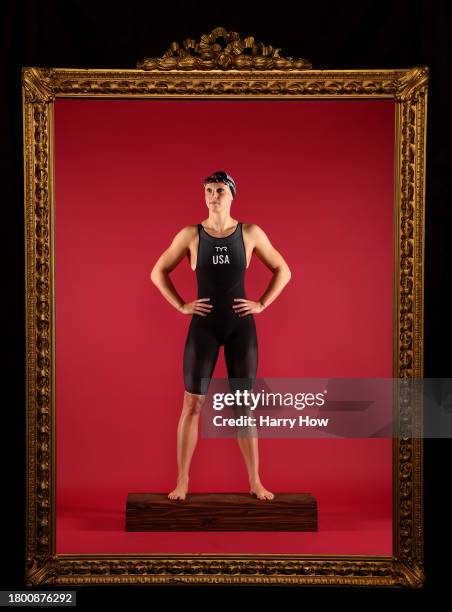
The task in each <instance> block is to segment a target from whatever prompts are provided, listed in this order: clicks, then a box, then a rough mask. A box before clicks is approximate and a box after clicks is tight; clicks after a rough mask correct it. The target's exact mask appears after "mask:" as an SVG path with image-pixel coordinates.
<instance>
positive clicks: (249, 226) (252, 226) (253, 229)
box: [242, 222, 262, 235]
mask: <svg viewBox="0 0 452 612" xmlns="http://www.w3.org/2000/svg"><path fill="white" fill-rule="evenodd" d="M242 229H243V231H244V232H246V233H247V234H250V235H251V234H258V233H259V232H262V228H261V227H259V225H257V223H245V222H242Z"/></svg>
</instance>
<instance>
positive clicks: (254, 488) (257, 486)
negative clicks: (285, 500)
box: [250, 480, 275, 499]
mask: <svg viewBox="0 0 452 612" xmlns="http://www.w3.org/2000/svg"><path fill="white" fill-rule="evenodd" d="M250 486H251V489H250V494H251V495H255V496H256V497H257V499H273V498H274V497H275V496H274V495H273V493H271V492H270V491H267V489H266V488H265V487H264V486H263V484H262V483H261V481H260V480H257V481H255V482H252V483H251V484H250Z"/></svg>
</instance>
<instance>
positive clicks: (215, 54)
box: [137, 27, 312, 70]
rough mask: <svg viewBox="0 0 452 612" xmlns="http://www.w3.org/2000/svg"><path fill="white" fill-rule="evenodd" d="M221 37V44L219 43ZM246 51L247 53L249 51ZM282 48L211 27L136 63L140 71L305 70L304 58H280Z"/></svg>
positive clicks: (306, 64) (307, 67)
mask: <svg viewBox="0 0 452 612" xmlns="http://www.w3.org/2000/svg"><path fill="white" fill-rule="evenodd" d="M221 38H222V39H223V41H224V44H221V43H220V42H219V39H221ZM248 50H249V52H248ZM280 51H281V49H276V48H275V47H272V46H271V45H264V44H263V43H261V42H260V43H256V42H255V40H254V37H253V36H247V37H246V38H241V37H240V34H238V33H237V32H228V31H227V30H226V29H225V28H222V27H219V28H214V29H213V30H212V32H211V33H210V34H202V35H201V39H200V41H199V42H197V41H196V40H194V39H193V38H186V39H184V40H183V41H182V46H181V45H179V43H177V42H172V43H171V44H170V47H169V49H168V50H167V51H165V53H164V54H163V55H162V57H146V58H145V59H144V60H143V61H141V62H138V63H137V68H139V69H141V70H214V69H221V70H234V69H235V70H308V69H310V68H312V64H311V62H308V60H306V59H303V58H298V59H293V58H292V57H280V55H279V52H280Z"/></svg>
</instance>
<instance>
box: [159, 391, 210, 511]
mask: <svg viewBox="0 0 452 612" xmlns="http://www.w3.org/2000/svg"><path fill="white" fill-rule="evenodd" d="M205 399H206V396H205V395H195V394H193V393H189V392H188V391H185V392H184V403H183V406H182V414H181V416H180V419H179V424H178V426H177V468H178V474H177V484H176V488H175V489H174V490H173V491H171V493H170V494H169V495H168V497H169V498H170V499H185V496H186V494H187V490H188V480H189V471H190V463H191V460H192V457H193V452H194V450H195V447H196V442H197V441H198V423H199V415H200V414H201V409H202V405H203V404H204V401H205Z"/></svg>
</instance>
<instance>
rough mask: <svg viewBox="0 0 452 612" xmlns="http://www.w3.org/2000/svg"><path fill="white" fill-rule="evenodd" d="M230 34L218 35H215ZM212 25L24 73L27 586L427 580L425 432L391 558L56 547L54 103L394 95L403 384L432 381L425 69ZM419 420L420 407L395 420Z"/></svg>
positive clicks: (397, 347) (402, 459)
mask: <svg viewBox="0 0 452 612" xmlns="http://www.w3.org/2000/svg"><path fill="white" fill-rule="evenodd" d="M219 41H221V42H219ZM279 51H280V49H275V48H273V47H271V46H265V45H263V44H261V43H256V42H255V41H254V38H253V37H247V38H244V39H242V38H240V36H239V35H238V34H237V33H235V32H228V31H226V30H225V29H224V28H216V29H215V30H213V31H212V32H211V33H210V34H209V35H203V36H202V37H201V39H200V41H199V42H196V41H194V40H192V39H187V40H185V41H183V44H182V45H179V44H178V43H172V44H171V46H170V48H169V49H168V51H167V52H166V53H165V54H164V55H163V56H162V57H161V58H146V59H144V60H143V61H142V62H140V63H139V64H138V68H137V69H134V70H110V69H108V70H97V69H88V70H87V69H83V70H80V69H66V68H38V67H24V68H23V69H22V92H23V137H24V189H25V196H24V208H25V259H26V270H25V272H26V274H25V291H26V297H25V301H26V303H25V306H26V430H27V431H26V435H27V447H26V449H27V511H26V512H27V526H26V582H27V584H28V585H29V586H39V585H44V584H52V585H65V586H70V585H81V584H112V583H115V584H142V583H152V584H162V583H164V584H176V583H179V584H181V583H185V584H249V585H252V584H255V585H257V584H259V585H262V584H278V585H294V584H304V585H306V584H311V585H357V586H370V585H372V586H379V585H381V586H404V587H420V586H422V584H423V582H424V570H423V503H422V487H423V472H422V453H423V445H422V438H416V439H415V438H409V437H403V436H398V437H395V438H394V442H393V483H394V486H393V508H394V510H393V551H394V553H393V555H392V556H391V557H371V556H355V555H354V556H349V555H348V556H347V555H340V556H337V555H335V556H322V555H314V556H313V555H299V556H297V555H221V556H219V555H204V554H203V555H200V556H197V555H186V554H184V555H161V554H153V555H139V554H137V555H132V556H129V555H114V556H107V555H100V554H99V555H92V554H90V555H76V554H74V555H67V554H64V555H60V554H56V552H55V551H56V548H55V525H56V516H55V461H56V454H55V409H56V406H55V290H54V289H55V266H54V261H55V259H54V257H55V249H54V214H55V202H54V172H53V166H54V149H53V138H54V128H53V105H54V101H55V100H56V99H57V98H66V97H71V98H73V97H84V98H94V97H95V98H132V99H137V98H145V99H147V98H162V97H164V98H181V97H182V98H200V97H201V98H209V99H219V98H237V99H238V98H240V99H246V98H256V97H259V98H269V99H270V98H276V97H278V98H287V99H294V98H298V99H325V98H327V99H342V98H353V99H361V98H371V99H373V98H387V99H393V100H394V101H395V102H396V138H395V159H396V167H395V194H394V198H395V206H394V208H395V218H394V228H395V232H394V235H395V241H394V260H395V269H394V272H395V274H394V276H395V282H394V303H395V307H394V343H393V364H394V365H393V376H394V378H402V379H404V378H422V377H423V291H424V209H425V155H426V149H425V146H426V105H427V93H428V76H429V71H428V68H427V67H425V66H423V67H415V68H410V69H394V70H392V69H391V70H313V69H312V67H311V64H310V63H309V62H308V61H307V60H304V59H292V58H283V57H280V56H279ZM394 416H395V425H396V427H397V431H400V428H399V425H400V423H401V418H402V416H403V419H404V420H405V422H406V419H407V418H408V419H409V418H412V416H413V415H411V414H410V409H409V408H406V409H405V412H404V414H403V415H401V414H396V415H394Z"/></svg>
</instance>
